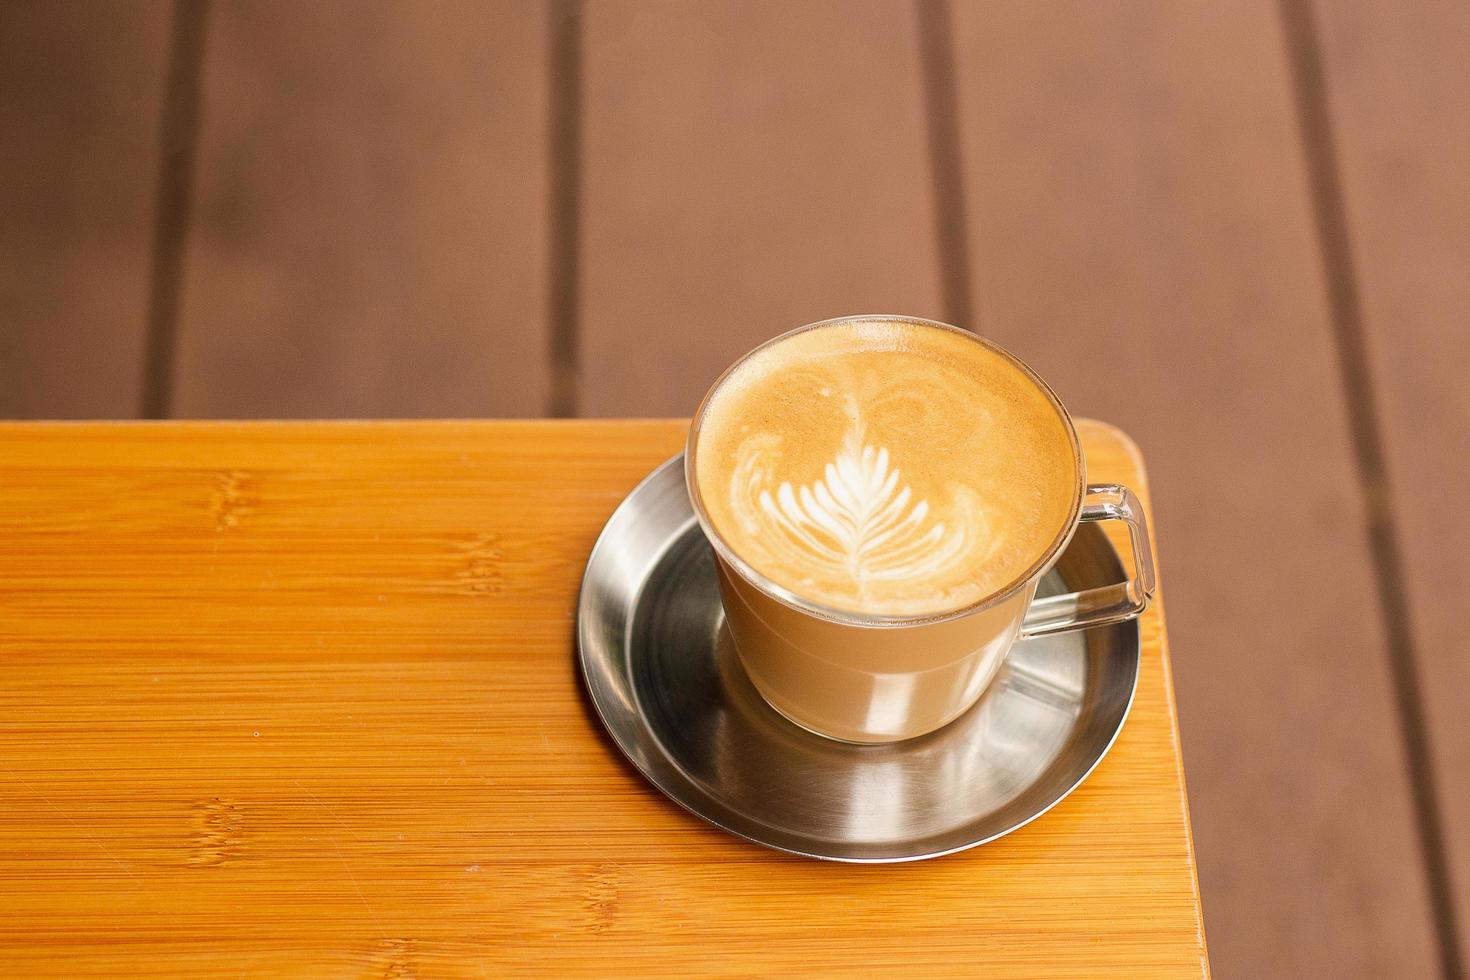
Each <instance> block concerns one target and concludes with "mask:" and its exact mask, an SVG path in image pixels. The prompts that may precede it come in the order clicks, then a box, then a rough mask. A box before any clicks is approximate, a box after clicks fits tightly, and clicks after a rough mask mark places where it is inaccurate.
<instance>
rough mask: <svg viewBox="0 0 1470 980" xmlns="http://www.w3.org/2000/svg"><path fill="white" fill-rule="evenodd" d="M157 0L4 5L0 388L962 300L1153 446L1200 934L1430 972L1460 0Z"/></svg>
mask: <svg viewBox="0 0 1470 980" xmlns="http://www.w3.org/2000/svg"><path fill="white" fill-rule="evenodd" d="M174 13H175V17H174V25H173V28H172V34H173V41H172V42H171V41H170V34H171V27H170V23H169V16H168V14H169V8H168V7H166V6H164V5H161V4H160V5H154V6H147V7H141V6H140V7H138V8H122V7H117V8H114V7H100V6H83V5H62V6H55V5H52V6H48V7H42V6H39V5H16V4H12V5H7V6H5V7H4V8H3V9H0V122H3V123H4V131H5V132H6V134H7V143H8V144H9V145H11V146H13V147H14V149H13V151H12V152H10V153H7V154H6V155H5V156H4V158H3V160H0V206H3V207H0V213H3V214H4V215H5V216H6V217H7V218H9V219H10V220H6V221H0V414H3V415H8V416H12V417H37V416H82V415H92V416H98V417H124V416H129V415H133V414H136V413H138V412H140V411H144V410H146V409H147V407H148V406H153V407H154V408H155V409H159V410H167V411H168V412H170V413H171V414H174V415H176V416H193V415H207V416H208V415H238V416H270V415H283V416H292V415H321V416H351V415H450V414H465V415H482V414H504V415H535V414H542V413H544V412H547V411H557V412H566V411H579V412H581V413H582V414H592V415H618V414H621V415H641V414H660V415H681V414H686V413H687V412H688V411H689V410H690V409H691V408H692V407H693V405H694V402H695V400H696V399H697V397H698V395H699V393H700V392H701V391H702V390H703V388H704V387H705V385H706V384H707V383H708V381H709V380H710V378H711V377H712V376H713V375H714V373H715V372H717V371H718V370H719V369H720V368H721V367H722V366H723V365H724V364H726V363H728V361H729V360H730V359H731V358H732V357H734V356H735V355H736V354H738V353H740V352H741V351H743V350H745V349H747V348H748V347H750V346H751V345H752V344H754V343H756V342H758V341H760V340H762V339H764V338H765V337H768V336H770V335H772V334H774V333H776V332H779V331H781V330H783V329H786V328H789V327H791V326H795V325H797V324H799V323H801V322H804V321H807V320H810V319H815V318H819V317H825V316H831V315H837V314H841V313H850V312H859V311H881V310H885V309H886V310H893V311H901V312H914V313H920V314H926V315H936V316H940V317H942V318H943V317H955V318H966V319H967V320H968V325H971V326H975V327H977V328H978V329H979V330H981V331H982V332H984V333H986V334H988V335H990V336H993V337H995V338H996V339H998V340H1000V341H1001V342H1002V343H1005V344H1007V345H1009V346H1011V347H1012V348H1014V349H1015V350H1016V351H1017V352H1018V353H1020V354H1022V355H1023V356H1025V357H1027V358H1028V359H1029V360H1031V361H1032V362H1033V363H1034V364H1035V365H1036V366H1037V367H1038V369H1039V370H1041V372H1042V373H1043V374H1044V375H1045V376H1046V377H1048V378H1049V379H1051V380H1052V381H1053V382H1054V384H1055V385H1056V386H1057V387H1058V389H1059V390H1060V391H1061V393H1062V395H1063V397H1064V398H1065V399H1066V400H1067V401H1068V402H1069V404H1070V405H1071V407H1072V408H1074V410H1076V411H1078V412H1079V413H1085V414H1089V415H1098V416H1101V417H1105V418H1108V419H1110V420H1111V421H1114V422H1117V423H1119V424H1120V425H1122V426H1124V427H1125V428H1128V429H1129V430H1130V431H1131V432H1132V433H1133V434H1134V435H1135V436H1136V437H1137V438H1138V439H1139V441H1140V442H1141V443H1142V444H1143V447H1144V450H1145V451H1146V452H1147V453H1148V456H1149V461H1150V467H1151V470H1152V471H1153V473H1154V481H1155V489H1156V501H1157V503H1156V508H1157V512H1158V518H1159V522H1160V529H1159V530H1160V536H1161V540H1162V550H1163V561H1164V570H1165V574H1166V575H1167V576H1168V578H1169V582H1170V585H1169V588H1170V596H1171V599H1170V605H1171V613H1172V619H1173V623H1172V625H1173V627H1174V639H1175V641H1176V642H1175V644H1174V645H1175V648H1176V661H1177V664H1176V666H1177V674H1178V684H1179V695H1180V702H1181V716H1182V717H1181V721H1182V727H1183V737H1184V749H1185V754H1186V766H1187V771H1188V774H1189V779H1190V792H1191V799H1192V804H1193V811H1194V813H1193V816H1194V823H1195V828H1196V835H1197V844H1198V851H1199V856H1200V867H1201V885H1202V890H1203V895H1204V903H1205V915H1206V925H1207V930H1208V932H1209V940H1210V947H1211V953H1212V958H1213V961H1214V964H1215V967H1216V969H1217V970H1218V971H1219V974H1220V975H1221V976H1236V975H1241V976H1262V977H1264V976H1299V975H1324V974H1335V975H1340V976H1346V977H1354V976H1365V977H1366V976H1383V975H1393V976H1421V975H1433V974H1434V973H1436V972H1439V973H1441V974H1444V975H1451V974H1453V973H1455V972H1456V971H1457V967H1456V965H1455V956H1456V954H1457V950H1456V949H1455V944H1454V939H1455V935H1456V934H1455V931H1454V928H1453V922H1452V917H1453V916H1454V914H1455V913H1454V910H1453V909H1452V908H1451V905H1452V904H1454V902H1455V901H1456V900H1457V901H1458V905H1459V909H1460V911H1459V920H1458V921H1459V937H1460V940H1461V944H1464V943H1467V942H1470V918H1467V911H1470V831H1467V830H1466V828H1470V778H1467V777H1466V773H1467V772H1470V728H1467V727H1466V722H1465V720H1464V717H1465V716H1464V712H1463V711H1462V710H1461V709H1460V706H1461V704H1462V702H1463V694H1462V693H1461V692H1463V691H1464V690H1465V689H1466V687H1467V682H1470V668H1467V666H1466V664H1467V662H1470V658H1467V657H1466V655H1465V654H1466V648H1465V640H1464V636H1465V635H1466V626H1467V625H1470V623H1467V619H1470V616H1467V612H1470V610H1467V605H1470V601H1467V596H1466V589H1465V587H1464V586H1463V584H1462V583H1463V579H1464V576H1463V575H1460V574H1459V572H1458V567H1457V566H1458V562H1457V561H1456V557H1457V555H1458V554H1460V553H1462V552H1463V551H1464V550H1465V549H1466V548H1470V537H1467V536H1466V534H1465V531H1464V529H1463V525H1462V524H1461V523H1459V522H1456V521H1454V520H1452V519H1449V515H1450V513H1451V512H1450V509H1449V507H1450V504H1451V503H1452V502H1453V501H1454V500H1455V499H1457V498H1456V495H1455V493H1454V491H1455V490H1456V489H1458V488H1459V487H1460V486H1462V485H1463V484H1464V483H1465V482H1466V481H1467V480H1470V469H1467V467H1470V462H1467V461H1470V453H1467V452H1466V449H1465V447H1466V446H1467V445H1470V401H1467V395H1466V392H1467V391H1470V388H1467V387H1466V386H1465V385H1464V383H1463V381H1462V378H1463V376H1464V375H1465V374H1466V369H1467V368H1470V330H1467V329H1466V327H1465V322H1464V313H1463V311H1464V310H1465V309H1466V308H1467V302H1466V301H1467V300H1470V293H1467V289H1470V286H1467V281H1470V280H1467V278H1466V276H1465V274H1464V273H1465V270H1466V268H1467V267H1470V262H1467V260H1470V220H1467V219H1470V212H1467V209H1470V181H1467V180H1466V177H1465V174H1466V171H1465V169H1464V164H1463V161H1464V160H1465V159H1466V156H1467V152H1466V151H1467V150H1470V103H1467V96H1466V89H1465V87H1464V85H1463V68H1462V64H1461V62H1462V61H1463V54H1462V52H1463V51H1464V50H1465V47H1466V42H1467V41H1470V17H1467V15H1466V13H1465V12H1464V11H1463V10H1462V9H1460V8H1459V7H1457V6H1454V5H1450V4H1447V3H1443V2H1439V0H1435V2H1432V3H1429V4H1427V5H1418V6H1415V7H1410V8H1399V7H1392V6H1389V7H1385V6H1380V5H1372V4H1369V3H1367V2H1365V0H1354V2H1352V3H1348V4H1342V5H1332V6H1328V5H1314V4H1310V3H1309V0H1281V3H1280V4H1279V6H1278V5H1277V4H1274V3H1271V2H1268V0H1254V2H1250V3H1245V4H1230V5H1215V6H1213V7H1201V6H1193V5H1191V6H1179V5H1169V4H1162V3H1145V2H1130V3H1126V4H1122V5H1115V4H1110V5H1102V6H1099V5H1095V4H1084V3H1067V4H1048V5H1044V6H1042V5H1036V4H1027V3H1020V2H1017V3H1002V4H987V5H983V6H982V5H974V4H970V3H966V2H956V3H954V4H953V5H952V7H951V5H948V4H944V3H938V2H930V0H913V2H911V0H864V2H862V3H838V2H836V0H804V2H801V3H776V2H774V0H761V2H757V3H741V2H737V0H720V2H714V3H705V4H700V5H690V4H681V3H664V2H657V3H655V2H652V0H650V2H647V3H644V2H635V0H587V3H586V5H585V9H583V8H582V6H581V5H580V4H578V3H577V2H576V0H547V2H545V3H541V2H537V3H529V2H528V3H520V2H513V0H504V2H500V3H496V4H490V5H486V4H470V3H453V4H436V5H433V6H431V7H422V6H419V5H413V4H410V3H408V2H407V0H374V2H372V3H370V4H366V5H356V6H354V7H352V8H350V9H349V8H342V7H339V6H335V5H330V4H325V3H312V4H305V5H303V4H285V3H280V2H272V0H215V2H213V3H210V4H208V6H207V7H206V6H204V5H203V4H202V3H200V2H198V0H179V2H178V3H177V4H176V5H175V8H174ZM1314 15H1315V17H1314ZM171 44H172V50H170V47H171ZM201 59H202V60H201ZM195 62H198V63H199V64H200V66H201V67H200V68H199V70H198V71H197V72H194V73H193V74H192V75H191V74H190V72H189V70H188V69H189V66H190V65H192V64H194V63H195ZM171 67H172V70H173V75H172V76H169V74H168V73H169V71H170V70H171ZM554 72H560V74H559V75H554ZM166 80H168V85H167V86H166V85H165V81H166ZM191 98H197V102H198V108H199V118H198V126H197V127H189V126H187V125H183V123H187V122H188V112H187V109H188V107H189V106H190V105H192V103H191V101H190V99H191ZM181 107H182V108H181ZM170 127H176V128H177V130H178V131H177V132H174V131H173V129H170ZM166 129H167V130H169V131H168V132H167V133H165V132H163V130H166ZM165 143H167V145H168V154H167V156H164V155H162V154H161V153H160V147H162V146H163V145H165ZM190 160H193V161H194V165H193V169H192V171H191V170H190V169H189V166H188V162H189V161H190ZM160 194H162V195H163V197H162V200H163V201H164V202H165V206H164V208H163V209H162V213H161V214H160V215H158V219H159V220H158V221H157V223H155V211H156V210H158V208H157V203H156V202H157V201H158V200H159V199H160V198H159V195H160ZM171 203H172V204H173V205H178V206H177V207H171V206H170V205H171ZM155 239H157V243H156V245H155ZM150 311H151V318H150ZM150 331H151V334H150ZM150 336H151V340H152V341H153V344H154V349H155V353H156V354H159V356H157V357H155V358H153V359H152V361H151V362H150V363H152V365H153V368H154V370H153V371H152V372H151V373H149V372H148V371H146V370H145V360H148V358H147V355H146V353H145V352H146V350H147V348H148V342H149V339H150ZM1360 338H1361V339H1360ZM160 351H161V353H160ZM145 379H146V383H145ZM1375 447H1376V448H1377V450H1378V451H1379V456H1378V457H1376V456H1375ZM1379 457H1381V458H1379ZM1385 504H1386V506H1385ZM1263 556H1265V557H1264V558H1263ZM1400 565H1401V566H1402V572H1401V574H1398V571H1399V566H1400ZM1385 584H1387V585H1388V586H1389V588H1388V589H1387V594H1388V596H1389V599H1388V601H1380V598H1379V596H1380V593H1382V592H1384V587H1385ZM1416 674H1417V675H1418V676H1419V682H1420V685H1421V686H1422V688H1423V690H1424V692H1425V696H1424V699H1423V705H1422V707H1423V709H1424V718H1423V719H1420V718H1419V717H1418V714H1417V713H1416V710H1415V709H1416V708H1419V707H1420V705H1419V703H1418V702H1417V701H1415V700H1414V695H1415V694H1416V691H1417V689H1416V687H1415V686H1414V684H1413V681H1414V680H1415V675H1416ZM1406 698H1407V699H1408V700H1406ZM1426 726H1427V727H1426ZM1439 837H1443V838H1444V841H1443V844H1442V845H1441V844H1440V843H1438V842H1437V838H1439ZM1436 887H1438V891H1437V892H1436V890H1435V889H1436Z"/></svg>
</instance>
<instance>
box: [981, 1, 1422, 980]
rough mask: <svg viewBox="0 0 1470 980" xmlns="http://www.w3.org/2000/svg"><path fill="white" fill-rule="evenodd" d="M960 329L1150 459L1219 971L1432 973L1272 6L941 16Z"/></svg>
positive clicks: (1017, 6) (1081, 6)
mask: <svg viewBox="0 0 1470 980" xmlns="http://www.w3.org/2000/svg"><path fill="white" fill-rule="evenodd" d="M953 10H954V30H955V43H956V59H957V65H958V82H959V92H958V99H959V106H960V110H961V119H960V125H959V131H960V133H961V134H962V136H963V138H964V145H963V150H964V152H963V154H962V156H963V158H964V161H965V164H966V167H967V171H968V174H967V183H966V191H967V198H968V200H969V201H970V202H971V211H970V215H969V227H970V243H971V248H970V251H971V254H972V255H973V257H974V271H973V274H972V278H973V281H974V283H975V289H976V296H975V297H974V304H973V305H974V306H975V308H976V309H977V310H979V312H980V323H979V329H980V331H981V332H982V333H985V334H987V335H989V336H992V337H994V338H996V339H997V340H999V341H1000V342H1001V343H1003V344H1006V345H1007V346H1010V347H1011V348H1013V349H1014V350H1015V351H1016V352H1017V353H1019V354H1021V355H1022V356H1023V357H1025V358H1026V359H1027V360H1028V361H1030V363H1032V364H1033V365H1034V366H1035V367H1036V368H1037V369H1038V371H1039V372H1040V373H1041V374H1042V376H1043V377H1045V378H1047V379H1048V380H1049V381H1050V382H1051V383H1052V384H1053V385H1054V386H1055V387H1056V389H1057V391H1058V392H1059V393H1060V395H1061V397H1062V399H1063V400H1064V401H1065V402H1066V403H1067V404H1068V406H1069V407H1071V408H1072V409H1073V410H1074V411H1080V412H1083V413H1086V414H1096V415H1099V416H1102V417H1106V418H1110V419H1115V420H1117V421H1118V422H1119V423H1120V424H1122V425H1124V426H1125V427H1126V428H1128V429H1129V430H1130V431H1131V432H1133V433H1134V434H1135V435H1136V436H1137V438H1138V439H1139V441H1140V443H1142V444H1143V446H1144V448H1145V450H1146V451H1147V452H1148V453H1149V455H1150V459H1151V461H1152V464H1153V470H1154V478H1155V486H1156V487H1158V489H1159V499H1160V507H1159V523H1160V528H1161V533H1162V535H1163V537H1164V539H1165V540H1166V541H1168V542H1169V558H1170V568H1171V570H1172V577H1173V581H1176V582H1184V583H1187V588H1183V589H1178V590H1176V591H1175V592H1174V593H1173V594H1172V595H1171V611H1172V613H1173V616H1172V619H1173V625H1174V627H1175V628H1174V639H1175V641H1176V649H1178V650H1179V651H1180V653H1179V657H1178V669H1179V681H1180V711H1181V714H1182V716H1183V725H1184V732H1185V750H1186V756H1187V758H1188V762H1189V766H1190V771H1191V775H1192V776H1195V777H1196V778H1195V779H1194V780H1193V782H1192V785H1191V789H1192V792H1193V803H1194V808H1195V815H1196V822H1197V828H1198V840H1199V848H1200V877H1201V881H1202V885H1203V888H1204V892H1205V894H1206V896H1207V897H1208V898H1209V901H1208V902H1207V909H1206V913H1207V916H1208V917H1209V926H1210V938H1211V947H1212V949H1211V952H1212V954H1213V958H1214V960H1215V963H1216V965H1217V966H1218V967H1219V969H1220V972H1221V973H1222V974H1223V975H1226V976H1242V977H1274V976H1283V977H1290V976H1304V975H1312V976H1322V975H1328V976H1335V977H1378V976H1389V975H1392V976H1421V975H1428V974H1431V973H1432V972H1433V971H1434V969H1435V963H1436V956H1435V952H1434V939H1433V934H1432V931H1431V928H1430V922H1431V916H1430V912H1429V909H1428V903H1427V899H1426V889H1425V885H1424V877H1423V871H1422V866H1421V864H1420V862H1419V855H1418V850H1417V841H1416V837H1415V831H1414V823H1413V815H1412V812H1411V808H1410V805H1409V784H1408V778H1409V777H1408V774H1407V772H1406V771H1405V766H1404V762H1403V756H1402V748H1401V745H1402V743H1401V740H1400V737H1399V731H1398V727H1397V722H1396V716H1395V712H1394V707H1393V701H1392V694H1391V689H1390V685H1389V676H1388V668H1387V661H1386V657H1385V647H1384V633H1383V629H1382V625H1381V623H1380V622H1379V621H1378V619H1377V616H1376V611H1377V609H1378V605H1377V602H1376V595H1375V592H1374V591H1373V588H1374V587H1373V580H1372V575H1371V565H1370V559H1369V556H1368V551H1367V546H1366V535H1365V530H1364V523H1363V514H1362V508H1361V503H1360V501H1361V498H1360V492H1359V487H1358V483H1357V473H1356V470H1355V468H1354V465H1353V460H1352V455H1351V448H1350V443H1349V438H1348V428H1347V421H1346V413H1345V411H1344V407H1345V402H1344V398H1345V393H1344V392H1343V391H1342V390H1341V388H1340V386H1339V382H1338V375H1337V372H1336V359H1335V350H1334V340H1333V335H1332V328H1331V323H1330V321H1329V317H1328V314H1327V309H1326V302H1325V289H1324V284H1323V279H1322V271H1321V265H1320V257H1319V254H1318V251H1317V243H1316V237H1315V233H1314V228H1313V224H1312V210H1311V205H1310V201H1309V199H1308V196H1307V187H1308V183H1307V180H1306V177H1305V175H1304V172H1303V163H1302V157H1301V149H1300V147H1301V144H1300V136H1299V133H1298V131H1297V128H1296V115H1295V109H1294V106H1293V104H1292V101H1291V85H1290V73H1289V71H1288V65H1287V61H1286V53H1285V50H1284V43H1283V41H1282V37H1281V28H1280V23H1279V20H1278V16H1277V9H1276V6H1275V4H1274V3H1269V2H1251V3H1233V4H1213V5H1210V4H1203V5H1199V4H1183V5H1172V4H1150V3H1108V4H1094V3H1067V4H1046V5H1038V4H1032V3H1025V2H1016V3H999V4H985V5H978V4H965V3H958V4H955V5H954V6H953Z"/></svg>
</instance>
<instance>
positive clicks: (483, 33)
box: [173, 0, 549, 417]
mask: <svg viewBox="0 0 1470 980" xmlns="http://www.w3.org/2000/svg"><path fill="white" fill-rule="evenodd" d="M548 26H549V25H548V19H547V13H546V8H545V6H544V5H542V4H540V3H534V2H525V0H498V2H495V3H478V2H470V0H458V2H453V3H436V4H432V5H427V6H426V5H423V4H420V3H416V2H414V0H373V2H370V3H354V4H328V3H305V4H303V3H299V2H295V0H231V2H219V3H216V4H214V5H212V8H211V12H210V19H209V25H208V45H207V49H206V50H207V59H206V61H205V69H204V75H203V78H202V96H201V99H202V111H201V115H202V119H201V129H200V136H199V140H200V146H199V164H198V167H199V171H198V180H197V188H198V189H197V193H196V201H195V205H194V209H195V221H194V223H193V226H192V227H191V229H190V241H189V249H188V257H187V261H186V263H185V270H184V271H185V279H184V284H183V306H182V311H181V317H180V321H179V324H178V335H179V363H178V373H177V376H176V380H175V386H176V397H175V399H174V406H173V408H174V414H176V415H180V416H186V417H220V416H224V417H238V416H259V415H276V416H292V417H310V416H322V415H325V416H340V415H363V416H436V415H438V416H446V415H448V416H453V415H537V414H540V413H541V412H542V411H544V410H545V406H546V387H547V386H546V377H547V366H546V358H547V342H546V338H547V327H546V297H547V287H546V283H545V277H546V272H547V241H546V235H547V226H546V221H545V196H546V179H547V167H546V160H547V153H548V136H547V132H548V124H547V102H548V98H547V91H546V79H547V74H548V68H547V60H548V45H547V38H548ZM263 393H268V397H264V398H263V397H262V394H263Z"/></svg>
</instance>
